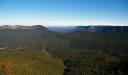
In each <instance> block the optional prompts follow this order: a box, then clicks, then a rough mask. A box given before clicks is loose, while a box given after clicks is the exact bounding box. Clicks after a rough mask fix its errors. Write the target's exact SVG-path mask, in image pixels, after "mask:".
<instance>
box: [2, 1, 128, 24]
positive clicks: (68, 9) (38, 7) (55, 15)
mask: <svg viewBox="0 0 128 75" xmlns="http://www.w3.org/2000/svg"><path fill="white" fill-rule="evenodd" d="M35 24H36V25H37V24H41V25H46V26H54V25H59V26H69V25H128V0H0V25H35Z"/></svg>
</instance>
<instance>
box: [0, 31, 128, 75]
mask: <svg viewBox="0 0 128 75" xmlns="http://www.w3.org/2000/svg"><path fill="white" fill-rule="evenodd" d="M127 34H128V33H125V32H72V33H57V32H52V31H49V30H43V29H28V30H23V29H16V30H8V29H7V30H0V75H127V72H126V71H127V70H128V59H127V57H128V46H127V45H128V39H127V38H128V35H127Z"/></svg>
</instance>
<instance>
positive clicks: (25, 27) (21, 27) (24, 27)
mask: <svg viewBox="0 0 128 75" xmlns="http://www.w3.org/2000/svg"><path fill="white" fill-rule="evenodd" d="M0 29H1V30H4V29H9V30H14V29H43V30H48V29H47V28H46V27H44V26H42V25H33V26H22V25H15V26H11V25H3V26H0Z"/></svg>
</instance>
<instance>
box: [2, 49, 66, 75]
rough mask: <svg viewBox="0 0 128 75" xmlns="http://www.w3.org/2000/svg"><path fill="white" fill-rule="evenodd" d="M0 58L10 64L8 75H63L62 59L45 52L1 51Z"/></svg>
mask: <svg viewBox="0 0 128 75" xmlns="http://www.w3.org/2000/svg"><path fill="white" fill-rule="evenodd" d="M5 53H6V54H5ZM0 59H1V60H6V61H7V62H8V63H9V64H10V66H11V68H10V69H9V70H10V75H63V72H64V70H63V69H64V65H63V61H62V60H60V59H57V58H53V57H52V56H51V55H50V54H49V53H47V52H38V53H31V54H30V53H27V52H26V53H25V52H23V51H12V52H7V51H3V52H1V53H0ZM1 69H2V68H1ZM5 71H6V70H5ZM1 73H2V72H1ZM5 75H6V74H5Z"/></svg>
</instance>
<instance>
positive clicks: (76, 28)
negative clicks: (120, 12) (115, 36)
mask: <svg viewBox="0 0 128 75" xmlns="http://www.w3.org/2000/svg"><path fill="white" fill-rule="evenodd" d="M49 29H50V30H52V31H56V32H61V33H68V32H128V26H72V27H61V28H60V27H54V28H52V27H51V28H49Z"/></svg>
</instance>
